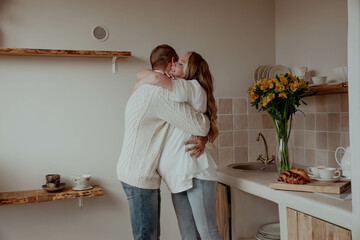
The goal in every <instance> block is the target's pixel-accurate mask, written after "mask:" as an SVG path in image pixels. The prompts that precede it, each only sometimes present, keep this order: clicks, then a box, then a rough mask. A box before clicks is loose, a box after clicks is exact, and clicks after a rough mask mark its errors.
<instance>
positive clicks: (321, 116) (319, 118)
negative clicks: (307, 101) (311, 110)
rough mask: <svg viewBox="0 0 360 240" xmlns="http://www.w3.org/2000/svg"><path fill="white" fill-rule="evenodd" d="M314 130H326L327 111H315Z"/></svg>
mask: <svg viewBox="0 0 360 240" xmlns="http://www.w3.org/2000/svg"><path fill="white" fill-rule="evenodd" d="M315 116H316V120H315V122H316V131H327V130H328V115H327V113H317V114H316V115H315Z"/></svg>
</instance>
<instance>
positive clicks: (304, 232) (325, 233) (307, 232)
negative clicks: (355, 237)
mask: <svg viewBox="0 0 360 240" xmlns="http://www.w3.org/2000/svg"><path fill="white" fill-rule="evenodd" d="M287 217H288V235H289V240H351V231H350V230H348V229H345V228H342V227H339V226H337V225H334V224H331V223H329V222H326V221H324V220H321V219H318V218H315V217H312V216H310V215H307V214H305V213H302V212H299V211H296V210H293V209H290V208H288V209H287Z"/></svg>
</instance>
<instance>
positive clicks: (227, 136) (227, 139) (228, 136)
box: [219, 131, 233, 148]
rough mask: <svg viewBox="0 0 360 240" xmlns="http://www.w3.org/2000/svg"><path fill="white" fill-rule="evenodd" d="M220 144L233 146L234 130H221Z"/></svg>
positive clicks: (221, 145)
mask: <svg viewBox="0 0 360 240" xmlns="http://www.w3.org/2000/svg"><path fill="white" fill-rule="evenodd" d="M219 146H220V148H221V147H232V146H233V132H232V131H231V132H220V133H219Z"/></svg>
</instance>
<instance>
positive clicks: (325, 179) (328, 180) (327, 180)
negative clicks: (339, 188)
mask: <svg viewBox="0 0 360 240" xmlns="http://www.w3.org/2000/svg"><path fill="white" fill-rule="evenodd" d="M310 179H312V180H316V181H320V182H337V181H339V180H340V178H339V177H338V178H319V177H310Z"/></svg>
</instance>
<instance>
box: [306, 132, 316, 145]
mask: <svg viewBox="0 0 360 240" xmlns="http://www.w3.org/2000/svg"><path fill="white" fill-rule="evenodd" d="M315 147H316V134H315V132H314V131H306V132H305V148H315Z"/></svg>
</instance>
